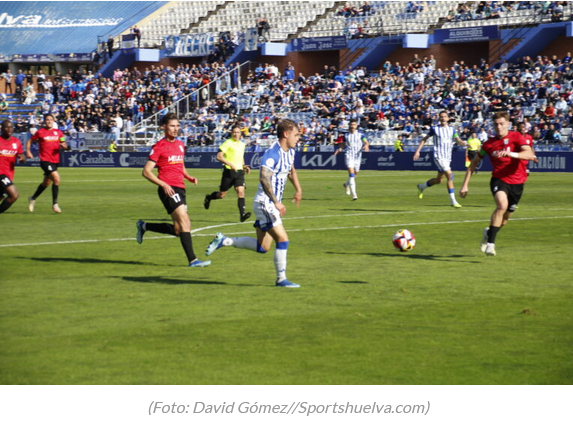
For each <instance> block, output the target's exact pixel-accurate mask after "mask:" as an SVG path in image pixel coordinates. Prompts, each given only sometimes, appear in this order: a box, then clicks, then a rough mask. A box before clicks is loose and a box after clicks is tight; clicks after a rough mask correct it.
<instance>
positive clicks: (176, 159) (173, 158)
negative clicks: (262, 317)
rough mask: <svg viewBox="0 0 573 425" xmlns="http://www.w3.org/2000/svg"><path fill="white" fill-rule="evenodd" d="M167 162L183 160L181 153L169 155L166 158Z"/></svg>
mask: <svg viewBox="0 0 573 425" xmlns="http://www.w3.org/2000/svg"><path fill="white" fill-rule="evenodd" d="M167 162H169V163H170V164H173V163H177V162H183V155H171V156H170V157H168V158H167Z"/></svg>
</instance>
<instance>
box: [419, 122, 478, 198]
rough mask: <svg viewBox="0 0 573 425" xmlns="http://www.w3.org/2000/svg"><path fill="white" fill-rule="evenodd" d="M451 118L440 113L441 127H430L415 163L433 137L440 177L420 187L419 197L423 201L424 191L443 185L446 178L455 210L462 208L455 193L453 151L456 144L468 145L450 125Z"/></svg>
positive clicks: (435, 160) (435, 158)
mask: <svg viewBox="0 0 573 425" xmlns="http://www.w3.org/2000/svg"><path fill="white" fill-rule="evenodd" d="M449 120H450V117H449V115H448V113H447V112H446V111H442V112H440V115H439V121H440V124H439V125H433V126H431V127H430V131H429V132H428V134H427V135H426V136H424V138H423V139H422V141H421V142H420V145H419V146H418V149H416V152H415V153H414V161H417V160H418V158H420V151H421V150H422V147H423V146H424V144H425V143H426V141H427V140H428V139H429V138H430V137H432V138H433V139H434V140H433V141H434V163H435V164H436V167H437V168H438V176H437V177H435V178H433V179H430V180H428V181H427V182H426V183H421V184H419V185H418V197H419V198H420V199H422V198H423V197H424V190H425V189H427V188H428V187H430V186H434V185H436V184H441V183H442V181H443V180H444V176H446V178H447V179H448V180H447V186H448V194H449V195H450V201H451V204H452V207H454V208H461V207H462V206H461V205H460V204H458V201H456V194H455V191H454V175H453V174H452V168H451V162H452V149H453V148H454V143H457V144H459V145H463V146H466V145H467V143H466V142H464V141H462V140H461V139H460V138H459V136H458V133H457V131H456V129H455V128H454V127H453V126H451V125H448V121H449Z"/></svg>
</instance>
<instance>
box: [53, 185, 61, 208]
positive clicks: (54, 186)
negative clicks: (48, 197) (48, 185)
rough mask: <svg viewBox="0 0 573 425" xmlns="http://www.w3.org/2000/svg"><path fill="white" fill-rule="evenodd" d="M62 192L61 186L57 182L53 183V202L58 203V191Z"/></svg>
mask: <svg viewBox="0 0 573 425" xmlns="http://www.w3.org/2000/svg"><path fill="white" fill-rule="evenodd" d="M59 192H60V186H57V185H55V184H53V185H52V204H57V203H58V193H59Z"/></svg>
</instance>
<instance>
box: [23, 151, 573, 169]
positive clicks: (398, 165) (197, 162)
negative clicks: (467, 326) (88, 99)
mask: <svg viewBox="0 0 573 425" xmlns="http://www.w3.org/2000/svg"><path fill="white" fill-rule="evenodd" d="M262 155H263V154H262V153H251V152H249V153H246V154H245V162H246V163H247V164H249V165H250V166H251V168H254V169H257V168H259V167H260V165H261V158H262ZM536 155H537V157H538V158H539V164H534V163H530V166H529V168H530V169H531V170H533V171H541V172H569V173H570V172H573V152H536ZM216 156H217V154H216V153H215V152H213V153H205V152H202V153H194V152H188V153H187V154H186V155H185V166H186V167H187V168H221V163H220V162H219V161H218V160H217V158H216ZM148 157H149V153H146V152H130V153H128V152H117V153H111V152H63V153H62V154H61V167H95V168H143V166H144V165H145V163H146V162H147V159H148ZM412 157H413V155H412V153H411V152H382V151H379V152H365V153H363V154H362V166H361V169H362V170H392V171H397V170H400V171H402V170H409V171H428V172H435V171H436V167H435V165H434V160H433V159H434V155H433V152H422V156H421V157H420V159H419V160H418V161H414V160H413V158H412ZM21 165H23V166H38V167H39V166H40V160H39V159H38V158H34V159H33V160H28V161H27V162H26V163H24V164H21ZM295 167H296V168H297V169H302V170H340V171H343V170H346V164H345V160H344V157H343V156H342V155H336V156H334V155H333V154H332V152H298V153H297V155H296V159H295ZM452 169H453V170H454V171H465V152H454V153H453V156H452ZM491 169H492V168H491V163H490V162H489V159H488V158H485V159H484V161H482V163H481V164H480V168H479V170H480V171H491Z"/></svg>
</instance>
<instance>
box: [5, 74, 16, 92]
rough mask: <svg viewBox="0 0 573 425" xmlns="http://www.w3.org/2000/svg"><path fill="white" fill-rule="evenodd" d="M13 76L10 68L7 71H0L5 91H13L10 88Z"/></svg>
mask: <svg viewBox="0 0 573 425" xmlns="http://www.w3.org/2000/svg"><path fill="white" fill-rule="evenodd" d="M13 76H14V75H13V74H12V72H11V71H10V69H8V71H6V72H4V73H2V78H3V79H4V84H5V89H4V92H5V93H13V92H14V90H13V89H12V77H13Z"/></svg>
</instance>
